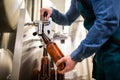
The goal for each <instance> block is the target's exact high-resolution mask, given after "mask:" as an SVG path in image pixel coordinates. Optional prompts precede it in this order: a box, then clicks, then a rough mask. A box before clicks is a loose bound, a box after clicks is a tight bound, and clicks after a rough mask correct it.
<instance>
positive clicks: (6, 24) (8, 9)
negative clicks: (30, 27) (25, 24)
mask: <svg viewBox="0 0 120 80" xmlns="http://www.w3.org/2000/svg"><path fill="white" fill-rule="evenodd" d="M22 1H23V0H0V10H1V12H0V32H11V31H14V30H15V29H16V25H17V22H18V18H19V11H20V7H21V4H22Z"/></svg>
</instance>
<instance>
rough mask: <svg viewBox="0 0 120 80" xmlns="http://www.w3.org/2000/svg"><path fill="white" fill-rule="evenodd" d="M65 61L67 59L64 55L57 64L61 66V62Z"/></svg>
mask: <svg viewBox="0 0 120 80" xmlns="http://www.w3.org/2000/svg"><path fill="white" fill-rule="evenodd" d="M63 62H64V63H65V59H64V57H62V58H61V59H59V60H58V61H57V62H56V66H59V65H60V64H61V63H63Z"/></svg>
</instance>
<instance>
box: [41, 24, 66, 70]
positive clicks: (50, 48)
mask: <svg viewBox="0 0 120 80" xmlns="http://www.w3.org/2000/svg"><path fill="white" fill-rule="evenodd" d="M42 26H43V27H44V25H42ZM41 36H42V38H43V41H44V43H45V44H46V49H47V52H48V53H49V54H50V56H51V58H52V59H53V61H54V62H55V63H56V62H57V61H58V60H59V59H60V58H62V57H64V55H63V53H62V52H61V50H60V49H59V48H58V46H57V44H56V43H55V42H53V41H51V39H50V38H49V37H48V36H47V35H46V34H45V33H44V32H42V35H41ZM57 67H58V69H59V70H63V69H64V67H65V63H61V64H60V65H59V66H57Z"/></svg>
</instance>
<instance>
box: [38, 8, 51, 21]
mask: <svg viewBox="0 0 120 80" xmlns="http://www.w3.org/2000/svg"><path fill="white" fill-rule="evenodd" d="M45 12H46V13H47V16H46V17H45V16H44V13H45ZM51 15H52V8H41V9H40V17H41V20H42V21H44V20H48V19H49V18H50V16H51Z"/></svg>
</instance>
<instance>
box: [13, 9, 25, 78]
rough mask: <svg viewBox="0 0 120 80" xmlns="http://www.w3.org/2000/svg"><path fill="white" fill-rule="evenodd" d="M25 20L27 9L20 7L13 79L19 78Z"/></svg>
mask: <svg viewBox="0 0 120 80" xmlns="http://www.w3.org/2000/svg"><path fill="white" fill-rule="evenodd" d="M24 22H25V9H20V15H19V20H18V26H17V31H16V41H15V48H14V56H13V68H12V73H11V80H19V74H20V66H21V57H22V40H23V31H24Z"/></svg>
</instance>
